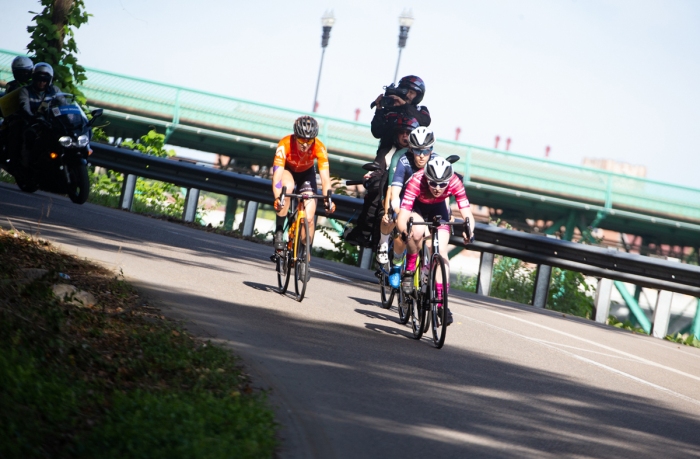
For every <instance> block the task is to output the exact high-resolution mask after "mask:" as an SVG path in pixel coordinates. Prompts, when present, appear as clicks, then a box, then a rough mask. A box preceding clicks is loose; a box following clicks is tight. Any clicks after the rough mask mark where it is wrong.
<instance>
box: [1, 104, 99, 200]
mask: <svg viewBox="0 0 700 459" xmlns="http://www.w3.org/2000/svg"><path fill="white" fill-rule="evenodd" d="M39 113H40V114H41V115H40V116H39V117H37V122H36V123H35V124H33V125H32V126H31V129H33V130H34V131H35V132H36V134H37V135H36V139H35V141H34V142H33V145H31V146H29V147H28V148H31V150H32V153H33V154H32V159H31V161H30V164H29V166H28V167H27V166H26V165H25V164H23V161H22V159H21V152H19V151H10V149H9V146H8V142H7V141H5V142H3V144H4V147H3V148H2V150H3V155H2V157H1V159H2V161H0V167H2V168H3V169H5V170H6V171H7V172H8V173H10V174H11V175H12V176H13V177H14V178H15V181H16V182H17V186H18V187H19V188H20V189H21V190H22V191H25V192H28V193H33V192H35V191H36V190H39V189H41V190H44V191H48V192H50V193H57V194H67V195H68V197H69V198H70V200H71V201H73V202H74V203H76V204H83V203H84V202H85V201H87V198H88V195H89V194H90V179H89V177H88V171H87V160H88V156H89V155H90V154H91V153H92V150H91V149H90V139H91V138H92V124H93V123H94V121H95V120H96V119H97V118H98V117H99V116H101V115H102V109H101V108H98V109H95V110H93V111H92V112H91V113H90V114H91V115H92V119H91V120H88V118H87V116H86V115H85V113H84V112H83V110H82V109H81V108H80V105H78V103H77V102H76V101H75V96H73V95H72V94H66V93H59V94H57V95H56V97H54V98H53V99H51V100H50V101H49V102H48V103H46V102H45V103H44V104H42V106H41V107H40V109H39Z"/></svg>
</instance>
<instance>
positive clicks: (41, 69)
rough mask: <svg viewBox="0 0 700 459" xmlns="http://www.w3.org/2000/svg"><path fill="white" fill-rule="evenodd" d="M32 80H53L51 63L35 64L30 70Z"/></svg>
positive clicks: (49, 81)
mask: <svg viewBox="0 0 700 459" xmlns="http://www.w3.org/2000/svg"><path fill="white" fill-rule="evenodd" d="M32 80H34V81H47V82H48V83H49V84H51V82H52V81H53V67H51V64H47V63H46V62H39V63H38V64H36V65H35V66H34V71H33V72H32Z"/></svg>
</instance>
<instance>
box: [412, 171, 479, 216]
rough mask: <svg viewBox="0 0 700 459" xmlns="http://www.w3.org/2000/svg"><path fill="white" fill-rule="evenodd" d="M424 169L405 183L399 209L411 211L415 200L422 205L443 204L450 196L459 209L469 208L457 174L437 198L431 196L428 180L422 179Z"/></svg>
mask: <svg viewBox="0 0 700 459" xmlns="http://www.w3.org/2000/svg"><path fill="white" fill-rule="evenodd" d="M424 175H425V169H421V170H420V171H418V172H416V173H415V174H413V177H411V178H410V180H409V181H408V182H407V183H406V187H405V188H404V190H405V193H404V195H403V200H402V201H401V208H402V209H406V210H413V204H414V203H415V200H416V199H418V201H419V202H422V203H424V204H437V203H440V202H444V201H445V200H446V199H448V198H449V197H450V196H454V197H455V200H456V201H457V206H458V207H459V208H460V209H464V208H465V207H469V200H468V199H467V193H466V192H465V191H464V185H463V184H462V181H461V180H460V179H459V177H458V176H457V174H454V175H453V176H452V178H451V179H450V182H449V183H448V185H447V188H446V189H445V191H443V193H442V194H441V195H440V196H438V197H437V198H436V197H435V196H433V193H432V192H431V191H430V187H429V186H428V180H427V179H426V178H424Z"/></svg>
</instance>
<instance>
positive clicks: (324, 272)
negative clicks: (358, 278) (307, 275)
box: [311, 268, 352, 282]
mask: <svg viewBox="0 0 700 459" xmlns="http://www.w3.org/2000/svg"><path fill="white" fill-rule="evenodd" d="M311 272H312V273H316V274H322V275H324V276H328V277H335V278H336V279H340V280H344V281H345V282H352V280H350V279H348V278H347V277H343V276H339V275H337V274H333V273H329V272H327V271H319V270H318V269H314V268H311Z"/></svg>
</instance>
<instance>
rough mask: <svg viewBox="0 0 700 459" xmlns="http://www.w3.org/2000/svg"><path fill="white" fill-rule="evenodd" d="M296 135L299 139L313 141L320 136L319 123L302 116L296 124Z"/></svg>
mask: <svg viewBox="0 0 700 459" xmlns="http://www.w3.org/2000/svg"><path fill="white" fill-rule="evenodd" d="M294 135H295V136H297V138H299V139H313V138H315V137H316V136H317V135H318V122H317V121H316V120H315V119H313V118H312V117H310V116H300V117H299V118H297V120H296V121H295V122H294Z"/></svg>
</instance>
